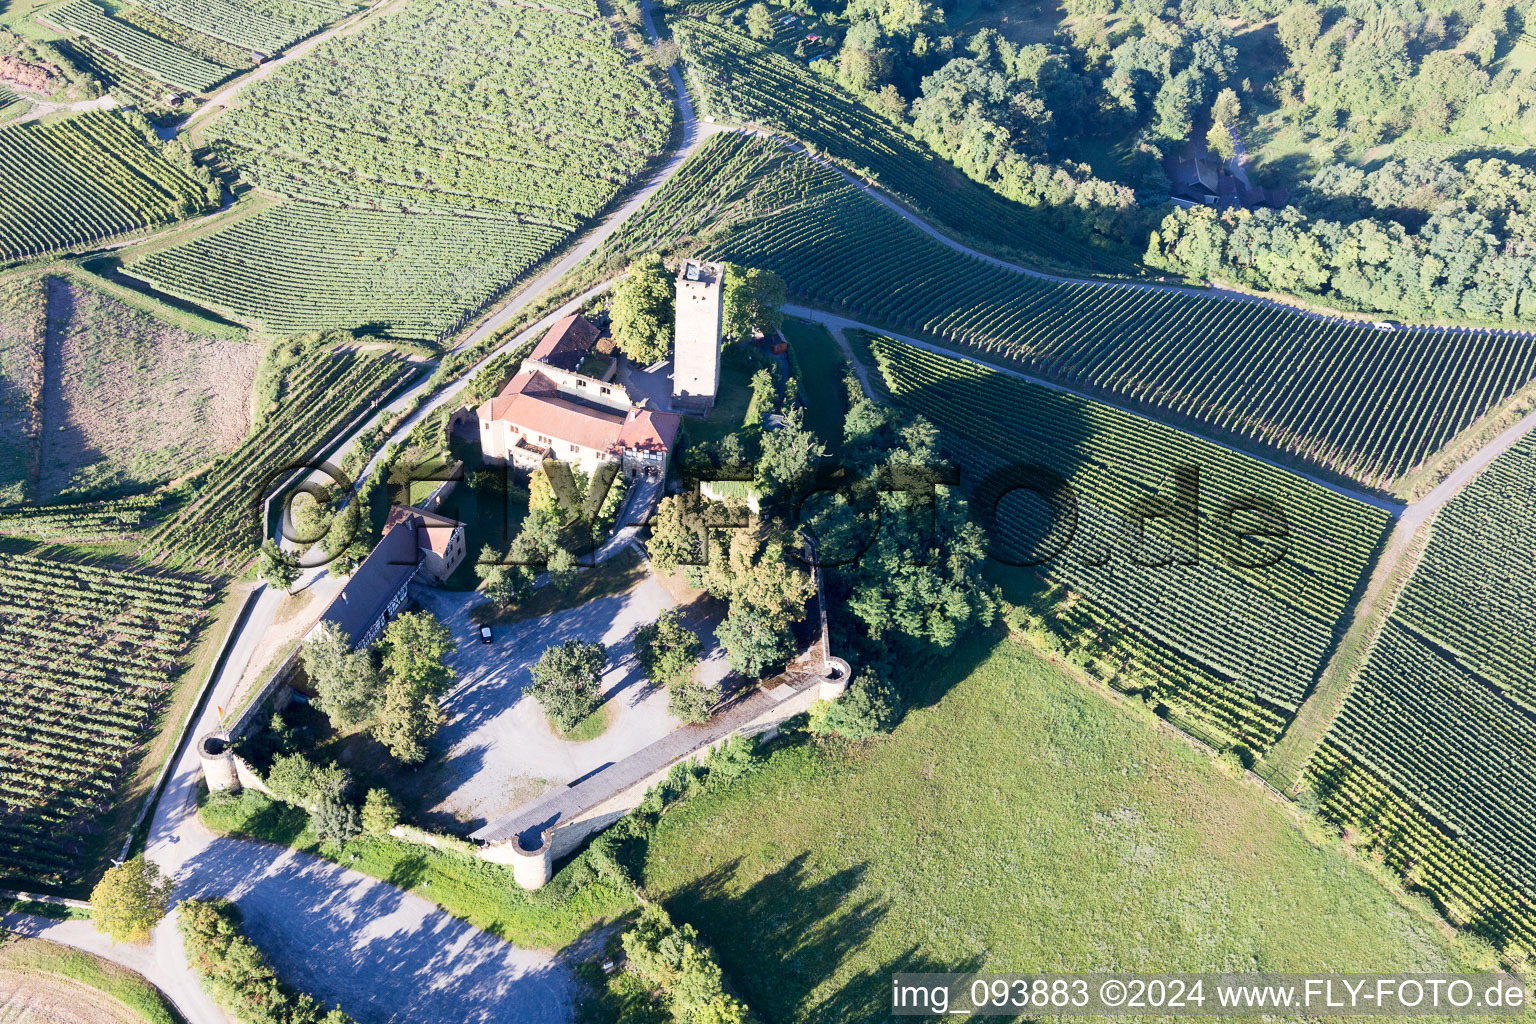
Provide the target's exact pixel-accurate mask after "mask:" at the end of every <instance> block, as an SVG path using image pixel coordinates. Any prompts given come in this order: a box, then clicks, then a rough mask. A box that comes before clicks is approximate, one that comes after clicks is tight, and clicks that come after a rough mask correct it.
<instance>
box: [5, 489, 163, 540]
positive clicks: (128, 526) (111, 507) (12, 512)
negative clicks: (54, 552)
mask: <svg viewBox="0 0 1536 1024" xmlns="http://www.w3.org/2000/svg"><path fill="white" fill-rule="evenodd" d="M160 502H161V498H160V496H159V495H156V494H137V495H134V496H132V497H129V498H117V499H114V500H111V501H91V502H82V503H80V504H76V505H6V506H0V534H8V535H11V536H16V537H26V538H28V539H31V540H44V541H69V542H79V541H91V540H117V539H119V538H121V537H122V535H123V534H125V533H134V532H137V531H138V530H139V529H141V528H142V527H144V526H145V525H146V524H148V523H149V522H150V520H151V519H153V517H154V516H155V513H156V512H157V511H158V510H159V508H160Z"/></svg>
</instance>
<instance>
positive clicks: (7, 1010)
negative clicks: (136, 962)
mask: <svg viewBox="0 0 1536 1024" xmlns="http://www.w3.org/2000/svg"><path fill="white" fill-rule="evenodd" d="M143 1019H144V1018H143V1017H140V1016H138V1015H136V1014H134V1013H132V1012H131V1011H130V1010H129V1009H128V1008H127V1007H126V1006H124V1005H123V1004H122V1003H119V1002H118V1001H117V1000H116V999H113V998H111V997H110V996H105V995H102V994H101V993H99V992H96V991H93V990H92V989H90V988H88V987H87V986H85V985H82V984H80V983H79V982H78V981H70V980H69V979H68V978H59V977H55V976H51V975H41V974H35V975H24V974H12V973H10V972H8V971H0V1022H3V1024H139V1022H140V1021H142V1020H143Z"/></svg>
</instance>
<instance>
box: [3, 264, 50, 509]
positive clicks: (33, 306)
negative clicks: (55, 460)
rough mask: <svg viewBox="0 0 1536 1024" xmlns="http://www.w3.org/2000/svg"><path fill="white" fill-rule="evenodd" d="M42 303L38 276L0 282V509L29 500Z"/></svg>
mask: <svg viewBox="0 0 1536 1024" xmlns="http://www.w3.org/2000/svg"><path fill="white" fill-rule="evenodd" d="M45 302H46V299H45V295H44V290H43V282H42V279H41V278H37V277H15V278H11V279H9V280H6V281H0V504H4V505H9V504H14V503H17V502H21V501H25V500H27V499H28V498H30V497H31V496H32V487H33V484H34V482H35V481H34V479H33V477H34V475H35V474H36V472H37V430H38V423H39V420H40V416H39V396H40V392H41V388H42V379H43V323H44V305H45Z"/></svg>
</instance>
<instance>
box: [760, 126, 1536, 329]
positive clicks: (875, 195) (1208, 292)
mask: <svg viewBox="0 0 1536 1024" xmlns="http://www.w3.org/2000/svg"><path fill="white" fill-rule="evenodd" d="M736 130H739V131H745V132H748V133H750V134H754V135H762V136H765V137H768V138H773V139H776V140H778V141H779V143H780V144H782V145H783V146H784V147H785V148H787V149H789V150H791V151H793V152H796V153H801V154H804V155H806V156H807V157H809V158H810V159H811V160H814V161H815V162H817V163H819V164H821V165H822V166H823V167H826V168H828V169H830V170H832V171H833V172H835V173H836V174H838V175H840V176H841V177H842V178H843V180H844V181H846V182H848V183H849V184H850V185H852V186H853V187H854V188H857V189H858V190H859V191H861V192H863V193H864V194H865V195H867V196H869V197H870V198H871V199H873V200H874V201H875V202H877V203H879V204H880V205H881V206H884V207H885V208H886V209H888V210H890V211H892V212H893V213H895V214H896V215H897V216H898V217H900V218H901V219H902V220H904V221H906V222H907V223H908V224H911V225H912V226H913V227H915V228H917V230H919V231H921V232H922V233H923V234H925V235H927V236H928V237H929V238H932V239H934V240H935V241H937V242H940V243H942V244H944V245H946V246H948V247H949V248H951V249H953V250H955V251H956V252H959V253H964V254H965V255H966V256H970V257H971V258H972V259H977V260H980V261H981V262H983V263H985V264H987V265H989V266H993V267H999V268H1001V269H1003V270H1008V271H1012V272H1013V273H1015V274H1023V275H1024V276H1025V277H1032V278H1036V279H1037V280H1041V281H1054V282H1056V283H1057V284H1081V285H1092V286H1094V287H1096V288H1121V289H1129V290H1131V291H1152V292H1172V293H1176V294H1180V295H1189V296H1193V297H1194V298H1197V299H1210V300H1214V301H1218V302H1223V301H1224V302H1249V303H1255V304H1257V305H1261V306H1269V307H1271V308H1274V309H1282V310H1286V311H1288V312H1291V313H1298V314H1300V315H1302V316H1305V317H1310V318H1312V319H1314V320H1322V321H1325V322H1327V323H1340V324H1355V325H1357V326H1358V325H1362V324H1364V323H1367V322H1368V321H1367V320H1366V315H1365V314H1363V313H1361V314H1357V315H1355V316H1345V315H1343V314H1341V313H1326V312H1323V311H1321V310H1316V309H1311V308H1309V307H1307V306H1303V305H1300V304H1299V303H1297V302H1286V301H1282V300H1280V299H1272V298H1269V297H1268V296H1264V295H1253V294H1251V293H1249V292H1245V291H1243V290H1241V289H1239V288H1234V287H1232V286H1230V285H1225V284H1212V285H1211V286H1209V287H1205V288H1201V287H1196V286H1194V285H1186V284H1166V283H1163V282H1158V281H1101V280H1098V279H1096V278H1088V277H1071V276H1067V275H1063V274H1050V273H1047V272H1045V271H1043V270H1035V269H1033V268H1031V267H1026V266H1023V265H1022V264H1019V263H1013V262H1010V261H1009V260H1005V259H1001V258H999V257H997V256H991V255H988V254H987V253H984V252H981V251H980V250H978V249H973V248H971V247H970V246H968V245H966V244H965V243H963V242H959V241H956V240H955V239H953V238H951V237H949V236H948V235H946V234H944V232H942V231H940V230H939V229H938V228H936V227H934V226H933V225H932V224H930V223H928V222H927V221H926V220H924V219H923V218H922V217H921V216H919V215H918V214H917V213H914V212H913V211H912V210H910V209H908V208H907V207H906V206H904V205H902V204H901V203H900V202H898V201H897V200H895V199H893V198H891V197H890V196H889V195H887V194H886V193H885V192H884V191H882V190H881V189H880V188H878V187H876V186H874V185H871V184H869V183H868V182H866V181H864V180H862V179H860V178H858V177H856V176H854V175H853V174H851V173H849V172H848V171H847V170H845V169H843V168H842V167H840V166H839V165H838V164H836V163H834V162H833V161H832V160H830V159H828V158H827V157H825V156H822V155H820V154H816V153H811V152H809V151H808V150H807V149H806V148H805V146H803V145H801V144H800V143H799V142H796V141H793V140H792V139H787V138H785V137H784V136H782V135H779V134H777V133H774V132H763V131H758V130H756V129H752V128H746V127H741V128H737V129H736ZM1407 328H1412V329H1414V330H1421V331H1436V332H1445V331H1468V332H1471V333H1473V334H1497V335H1517V336H1520V337H1527V338H1530V337H1536V331H1517V330H1510V329H1508V328H1503V327H1465V326H1456V325H1453V326H1441V325H1437V324H1410V323H1402V324H1400V325H1399V329H1407Z"/></svg>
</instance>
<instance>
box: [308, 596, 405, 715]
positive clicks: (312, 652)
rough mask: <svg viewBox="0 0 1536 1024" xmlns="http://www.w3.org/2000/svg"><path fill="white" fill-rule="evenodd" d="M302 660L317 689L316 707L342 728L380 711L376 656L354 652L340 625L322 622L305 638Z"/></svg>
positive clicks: (310, 679)
mask: <svg viewBox="0 0 1536 1024" xmlns="http://www.w3.org/2000/svg"><path fill="white" fill-rule="evenodd" d="M299 659H300V661H302V662H303V665H304V674H305V675H307V676H308V677H309V682H310V685H311V686H313V687H314V688H315V695H316V702H315V706H316V707H317V708H319V709H320V711H321V712H323V713H324V714H325V716H326V717H327V718H329V719H330V720H331V721H332V722H333V723H335V724H336V725H337V726H338V727H340V728H342V729H350V728H352V727H354V726H357V725H361V724H363V723H364V722H366V721H368V720H369V719H371V718H372V717H373V716H374V715H375V714H377V713H378V710H379V704H380V702H381V701H382V700H383V696H384V693H383V687H382V685H381V684H380V682H379V673H378V671H377V670H376V669H375V668H374V667H373V656H372V655H371V654H369V653H368V652H367V651H354V650H353V649H352V642H351V640H349V639H348V638H347V635H346V633H345V632H344V631H343V630H342V628H341V627H340V626H339V625H337V624H336V623H334V622H322V623H321V624H320V628H319V629H318V630H317V631H316V633H315V634H314V635H313V636H311V637H310V638H309V639H308V640H306V641H304V646H303V648H302V649H301V650H300V653H299Z"/></svg>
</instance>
